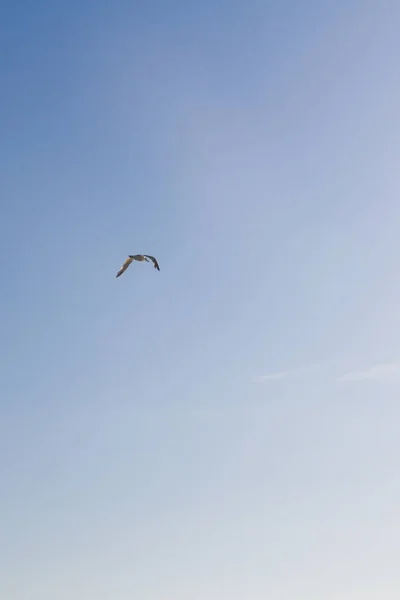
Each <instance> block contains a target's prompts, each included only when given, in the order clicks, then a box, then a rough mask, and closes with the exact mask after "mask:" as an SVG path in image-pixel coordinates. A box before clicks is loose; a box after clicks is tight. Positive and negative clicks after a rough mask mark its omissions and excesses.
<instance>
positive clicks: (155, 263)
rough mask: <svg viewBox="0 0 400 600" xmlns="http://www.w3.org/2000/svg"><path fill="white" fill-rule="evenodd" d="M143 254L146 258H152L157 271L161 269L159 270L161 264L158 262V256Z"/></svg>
mask: <svg viewBox="0 0 400 600" xmlns="http://www.w3.org/2000/svg"><path fill="white" fill-rule="evenodd" d="M143 256H144V257H145V258H149V259H150V260H151V262H152V263H153V265H154V268H155V269H157V271H159V270H160V265H159V264H158V262H157V259H156V258H154V256H149V255H148V254H143Z"/></svg>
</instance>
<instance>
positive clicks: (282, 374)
mask: <svg viewBox="0 0 400 600" xmlns="http://www.w3.org/2000/svg"><path fill="white" fill-rule="evenodd" d="M319 366H320V365H319V363H318V364H312V365H305V366H303V367H298V368H297V369H291V370H287V371H279V372H276V373H267V374H266V375H260V376H259V377H256V379H255V380H254V381H255V383H267V382H268V381H279V380H282V379H291V378H293V377H299V376H300V375H305V374H306V373H309V372H310V371H313V370H315V369H317V368H318V367H319Z"/></svg>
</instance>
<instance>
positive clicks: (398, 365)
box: [337, 362, 400, 383]
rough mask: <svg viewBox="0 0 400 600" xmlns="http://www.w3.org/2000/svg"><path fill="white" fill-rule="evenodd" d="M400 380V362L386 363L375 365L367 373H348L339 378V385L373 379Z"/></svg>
mask: <svg viewBox="0 0 400 600" xmlns="http://www.w3.org/2000/svg"><path fill="white" fill-rule="evenodd" d="M399 378H400V362H395V363H385V364H380V365H373V366H372V367H370V368H369V369H366V370H365V371H354V372H351V373H346V374H345V375H342V376H341V377H338V379H337V381H338V383H349V382H351V381H366V380H371V379H375V380H376V379H381V380H389V379H399Z"/></svg>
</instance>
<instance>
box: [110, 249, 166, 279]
mask: <svg viewBox="0 0 400 600" xmlns="http://www.w3.org/2000/svg"><path fill="white" fill-rule="evenodd" d="M134 260H137V261H138V262H143V261H144V260H145V261H146V262H150V261H151V262H152V263H153V265H154V268H155V269H157V271H159V270H160V267H159V264H158V262H157V260H156V259H155V258H154V256H148V255H147V254H130V255H129V256H128V258H127V259H126V261H125V262H124V264H123V265H122V267H121V268H120V270H119V271H118V273H117V275H116V276H117V277H119V276H120V275H122V273H124V272H125V271H126V270H127V268H128V267H129V265H130V264H131V262H133V261H134Z"/></svg>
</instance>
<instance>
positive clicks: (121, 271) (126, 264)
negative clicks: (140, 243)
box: [116, 256, 133, 277]
mask: <svg viewBox="0 0 400 600" xmlns="http://www.w3.org/2000/svg"><path fill="white" fill-rule="evenodd" d="M132 261H133V258H132V257H130V256H128V258H127V259H126V261H125V262H124V264H123V265H122V267H121V268H120V270H119V271H118V273H117V275H116V277H119V276H120V275H122V273H125V271H126V270H127V268H128V267H129V265H130V264H131V262H132Z"/></svg>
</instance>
